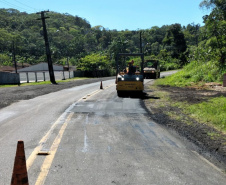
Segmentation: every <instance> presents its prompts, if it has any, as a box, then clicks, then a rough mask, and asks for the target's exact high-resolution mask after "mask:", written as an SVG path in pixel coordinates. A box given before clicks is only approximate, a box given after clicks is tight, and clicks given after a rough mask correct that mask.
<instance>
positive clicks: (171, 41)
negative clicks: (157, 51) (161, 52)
mask: <svg viewBox="0 0 226 185" xmlns="http://www.w3.org/2000/svg"><path fill="white" fill-rule="evenodd" d="M163 44H164V48H165V49H167V51H169V52H170V53H171V57H172V58H177V59H180V63H181V66H183V65H184V64H185V63H186V62H187V61H186V57H185V51H186V49H187V44H186V41H185V38H184V34H183V32H182V28H181V25H180V24H173V25H171V26H170V27H169V29H168V31H167V32H166V36H165V38H164V39H163Z"/></svg>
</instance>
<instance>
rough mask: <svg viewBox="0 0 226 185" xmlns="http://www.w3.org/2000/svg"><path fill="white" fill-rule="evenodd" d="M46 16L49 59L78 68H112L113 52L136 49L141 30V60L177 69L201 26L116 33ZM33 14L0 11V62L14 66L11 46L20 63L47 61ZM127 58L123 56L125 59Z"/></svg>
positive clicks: (73, 19)
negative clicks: (151, 59)
mask: <svg viewBox="0 0 226 185" xmlns="http://www.w3.org/2000/svg"><path fill="white" fill-rule="evenodd" d="M47 16H49V17H50V18H49V19H47V20H46V24H47V31H48V36H49V42H50V47H51V52H52V60H53V63H55V64H62V65H65V64H67V61H68V59H69V63H70V65H76V66H79V68H80V69H82V70H97V69H101V70H102V69H110V68H111V69H113V68H115V59H116V54H117V53H139V52H140V34H139V33H140V31H141V32H142V45H143V52H144V54H145V59H149V58H157V59H159V60H160V62H161V70H170V69H177V68H179V67H182V66H183V65H184V64H186V63H187V61H188V49H189V48H190V46H195V40H196V39H197V38H196V37H195V36H194V30H196V33H198V32H199V30H200V26H199V25H195V24H189V25H187V26H183V27H182V26H181V25H180V24H172V25H164V26H162V27H157V26H154V27H152V28H150V29H145V30H136V31H129V30H121V31H117V30H109V29H106V28H104V27H103V26H95V27H91V25H90V24H89V22H88V21H87V20H85V19H82V18H80V17H78V16H72V15H69V14H60V13H56V12H49V13H47ZM37 18H40V15H37V14H27V13H25V12H19V11H17V10H15V9H0V23H1V24H0V65H11V66H12V65H13V62H12V53H13V45H15V50H14V52H15V54H16V61H17V63H18V64H20V65H22V63H29V64H36V63H40V62H43V61H46V55H45V47H44V39H43V33H42V32H43V31H42V24H41V21H38V20H37ZM99 59H100V61H99ZM131 59H132V58H129V57H126V58H125V60H126V61H127V62H128V61H129V60H131ZM121 60H124V59H123V58H122V59H121ZM138 62H139V61H138ZM87 64H91V66H92V67H89V66H88V65H87ZM87 66H88V67H87Z"/></svg>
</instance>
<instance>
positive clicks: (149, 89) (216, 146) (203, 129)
mask: <svg viewBox="0 0 226 185" xmlns="http://www.w3.org/2000/svg"><path fill="white" fill-rule="evenodd" d="M152 83H153V82H150V83H148V84H146V89H145V91H146V93H147V95H146V96H147V97H148V98H146V99H144V104H145V106H146V108H147V109H148V111H149V113H150V115H151V118H152V119H153V120H154V121H156V122H157V123H158V124H161V125H163V126H164V127H167V129H169V130H173V131H176V132H178V133H179V134H180V135H181V136H183V137H185V138H186V139H188V140H189V141H191V142H192V143H193V144H195V146H197V150H198V152H199V153H200V154H202V155H204V156H205V157H207V158H209V159H210V160H211V159H213V160H214V161H213V162H216V161H217V162H218V163H219V164H216V165H218V166H219V167H221V168H223V169H226V135H225V133H222V132H220V131H218V130H216V129H215V128H213V127H211V126H209V125H208V124H206V123H202V122H198V121H196V120H194V119H193V118H191V117H190V115H186V114H185V113H183V111H182V110H181V109H180V108H178V107H175V106H172V105H171V104H170V101H167V98H166V99H165V98H160V97H161V96H164V95H166V94H167V95H166V96H167V97H168V98H170V100H171V101H177V102H178V101H182V102H185V101H186V102H187V103H189V104H193V103H200V102H202V101H207V100H208V98H211V97H222V96H224V97H226V89H225V88H222V87H219V86H214V85H213V86H211V85H210V86H209V88H208V89H206V88H201V89H199V88H181V87H171V86H157V87H156V86H152ZM209 133H211V135H210V134H209Z"/></svg>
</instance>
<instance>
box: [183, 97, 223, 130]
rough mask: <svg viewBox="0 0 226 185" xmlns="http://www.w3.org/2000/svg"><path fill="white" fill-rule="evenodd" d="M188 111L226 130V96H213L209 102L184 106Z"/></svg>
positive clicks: (201, 119)
mask: <svg viewBox="0 0 226 185" xmlns="http://www.w3.org/2000/svg"><path fill="white" fill-rule="evenodd" d="M183 108H184V110H185V112H186V113H189V114H191V116H192V117H194V118H196V119H197V120H200V121H202V122H204V123H207V124H211V125H213V126H214V127H215V128H217V129H218V130H220V131H226V98H225V97H217V98H212V99H210V100H209V101H207V102H202V103H198V104H193V105H186V106H183Z"/></svg>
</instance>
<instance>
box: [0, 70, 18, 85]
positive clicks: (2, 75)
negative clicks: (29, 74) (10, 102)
mask: <svg viewBox="0 0 226 185" xmlns="http://www.w3.org/2000/svg"><path fill="white" fill-rule="evenodd" d="M19 83H20V77H19V74H18V73H8V72H0V85H11V84H19Z"/></svg>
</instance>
